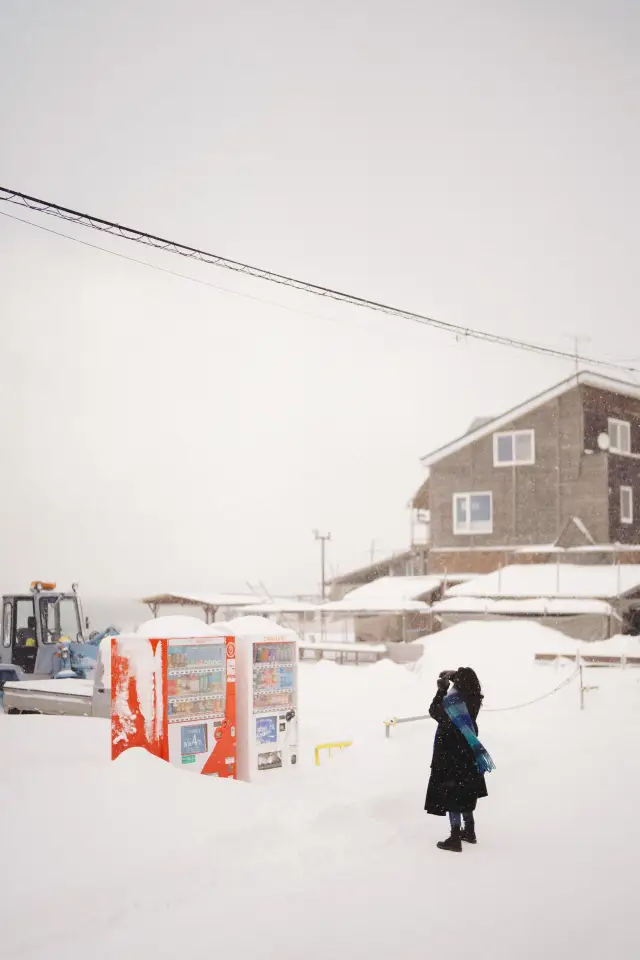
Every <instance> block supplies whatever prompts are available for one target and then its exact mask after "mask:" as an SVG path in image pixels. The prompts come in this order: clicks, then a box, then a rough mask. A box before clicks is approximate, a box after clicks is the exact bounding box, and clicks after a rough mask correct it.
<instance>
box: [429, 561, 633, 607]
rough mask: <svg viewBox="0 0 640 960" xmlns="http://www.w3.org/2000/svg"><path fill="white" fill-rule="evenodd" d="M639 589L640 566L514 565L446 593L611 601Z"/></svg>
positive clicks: (493, 596) (463, 595)
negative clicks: (612, 598)
mask: <svg viewBox="0 0 640 960" xmlns="http://www.w3.org/2000/svg"><path fill="white" fill-rule="evenodd" d="M639 589H640V564H634V563H620V564H607V565H601V564H593V565H591V564H584V565H582V564H570V563H558V564H556V563H540V564H535V563H534V564H513V565H511V566H508V567H502V568H501V569H500V570H494V572H493V573H488V574H485V576H483V577H478V578H477V579H475V580H471V581H469V582H468V583H461V584H458V585H457V586H455V587H452V588H451V589H450V590H448V591H447V593H446V595H445V598H446V599H448V598H449V597H492V598H494V599H497V598H500V597H510V598H517V597H549V598H550V597H582V598H586V599H609V598H611V597H620V596H625V594H628V593H632V592H633V591H634V590H639Z"/></svg>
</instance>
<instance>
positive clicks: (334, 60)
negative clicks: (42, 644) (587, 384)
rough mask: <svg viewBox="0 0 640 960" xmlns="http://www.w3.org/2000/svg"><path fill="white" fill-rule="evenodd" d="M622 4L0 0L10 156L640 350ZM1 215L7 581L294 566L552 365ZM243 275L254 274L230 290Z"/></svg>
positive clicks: (223, 234) (628, 40) (74, 189)
mask: <svg viewBox="0 0 640 960" xmlns="http://www.w3.org/2000/svg"><path fill="white" fill-rule="evenodd" d="M639 44H640V11H639V6H638V4H637V3H635V2H622V0H607V2H590V0H575V2H562V0H559V2H557V0H556V2H547V0H538V2H533V0H530V2H518V0H513V2H502V3H497V2H486V3H482V4H480V3H477V2H475V0H459V2H455V0H454V2H449V3H446V4H443V3H439V2H438V3H436V2H431V0H421V2H406V0H400V2H395V3H393V4H392V3H387V2H385V3H383V2H379V0H368V2H365V0H350V2H348V3H345V2H344V0H343V2H335V0H326V2H324V3H322V4H316V3H310V2H306V0H298V2H277V0H276V2H264V0H263V2H236V3H228V2H227V3H221V2H217V0H206V2H192V3H190V4H186V5H185V4H176V3H170V2H168V0H153V2H151V0H134V2H131V0H129V2H122V0H110V2H108V3H107V2H93V3H91V4H87V3H84V2H80V0H69V2H59V0H40V2H36V0H0V84H1V87H2V90H3V96H2V100H1V102H0V146H1V150H0V183H1V184H2V185H4V186H8V187H12V188H15V189H18V190H21V191H23V192H26V193H30V194H34V195H35V196H41V197H44V198H47V199H51V200H54V201H56V202H59V203H62V204H64V205H67V206H71V207H75V208H77V209H81V210H87V211H89V212H91V213H94V214H96V215H98V216H103V217H105V218H107V219H111V220H116V221H120V222H123V223H126V224H130V225H133V226H138V227H141V228H143V229H147V230H149V231H150V232H155V233H159V234H161V235H163V236H169V237H172V238H176V239H179V240H181V241H183V242H185V243H189V244H192V245H196V246H201V247H204V248H206V249H208V250H212V251H215V252H219V253H221V254H224V255H226V256H229V257H232V258H236V259H240V260H245V261H248V262H251V263H255V264H258V265H261V266H265V267H269V268H271V269H273V270H276V271H280V272H284V273H288V274H291V275H294V276H300V277H302V278H305V279H308V280H311V281H315V282H317V283H323V284H326V285H328V286H332V287H337V288H339V289H344V290H348V291H351V292H354V293H356V294H360V295H363V296H367V297H370V298H372V299H377V300H384V301H387V302H391V303H394V304H397V305H400V306H405V307H407V308H409V309H415V310H419V311H423V312H425V313H428V314H431V315H434V316H437V317H439V318H441V319H444V320H448V321H451V322H454V323H461V324H468V325H470V326H476V327H480V328H485V329H488V330H493V331H498V332H501V333H508V334H512V335H514V336H517V337H522V338H525V339H533V340H537V341H541V342H545V343H547V344H550V345H554V346H558V347H563V348H567V347H569V348H571V341H570V340H569V337H570V336H574V335H580V336H585V337H590V338H591V342H590V343H589V344H588V345H584V346H583V347H582V349H583V350H584V351H588V352H589V353H591V354H595V355H606V356H607V357H612V358H618V359H621V360H623V361H627V360H629V359H630V358H638V366H640V335H639V332H638V330H639V320H638V311H637V303H638V271H637V250H638V243H637V229H638V227H637V224H638V222H639V220H640V204H639V201H638V169H639V168H640V149H639V145H640V136H639V133H638V115H639V114H638V106H639V102H638V101H639V95H638V90H639V89H640V70H639V67H638V56H637V51H638V49H639ZM0 212H8V213H11V214H14V215H17V216H26V217H30V218H31V219H32V220H34V221H36V222H38V223H41V224H43V225H44V226H47V227H49V228H52V229H56V230H62V231H64V232H66V233H69V234H71V235H73V236H76V237H79V238H81V239H84V240H87V241H89V242H92V243H98V244H102V245H104V246H106V247H109V249H111V250H115V251H118V252H122V253H125V254H127V255H129V256H133V257H138V258H141V259H145V260H148V261H149V262H152V263H156V264H158V265H161V266H164V267H166V268H168V269H170V270H176V271H179V272H182V273H185V274H188V275H189V276H191V277H194V278H199V279H203V280H206V281H208V282H209V283H213V284H216V285H218V286H219V287H224V288H226V290H227V291H234V292H235V293H231V292H225V291H223V290H220V289H211V288H209V287H206V286H202V285H198V284H195V283H190V282H189V281H187V280H183V279H179V278H176V277H172V276H167V275H164V274H162V273H159V272H157V271H154V270H151V269H148V268H147V267H143V266H139V265H136V264H134V263H130V262H126V261H124V260H119V259H117V258H115V257H112V256H109V255H108V254H106V253H102V252H99V251H95V250H91V249H89V248H87V247H83V246H80V245H79V244H76V243H73V242H71V241H69V240H65V239H60V238H58V237H55V236H51V235H48V234H46V233H43V232H42V231H39V230H36V229H33V228H32V227H29V226H25V225H23V224H20V223H15V222H12V221H10V220H7V219H6V218H4V217H0V282H1V290H2V299H1V313H0V317H1V323H2V377H1V378H0V391H1V395H2V400H3V403H2V409H3V416H2V417H1V418H0V442H1V443H2V460H1V463H2V477H3V482H2V492H3V496H2V498H1V500H0V522H1V528H2V530H3V537H2V544H3V547H2V551H1V552H0V578H1V579H0V582H1V583H2V585H3V586H4V587H5V588H20V587H22V586H24V584H25V582H26V581H28V580H31V579H32V578H34V577H36V576H40V577H43V576H44V577H48V576H51V577H55V578H58V580H59V581H60V582H69V581H71V580H72V579H77V580H80V582H81V584H82V586H83V587H84V588H85V589H86V590H88V591H90V592H93V593H95V592H97V591H102V592H105V593H106V592H110V591H113V592H116V591H117V592H118V593H121V594H122V593H125V594H128V595H129V594H130V595H136V594H137V593H139V592H140V591H143V590H147V589H156V588H157V589H165V588H181V589H185V588H188V587H191V588H193V589H196V588H197V589H204V588H207V587H208V588H210V589H239V588H243V587H244V585H245V581H247V580H250V581H252V582H256V581H257V580H258V579H260V580H263V581H264V582H265V583H266V584H267V586H268V588H269V589H270V590H271V591H274V592H285V591H286V592H293V591H303V590H310V589H314V588H315V587H316V585H317V580H318V547H317V545H316V544H315V543H314V542H313V538H312V534H311V530H312V528H314V527H317V526H318V527H321V528H324V529H330V530H331V532H332V534H333V538H334V539H333V542H332V545H331V548H330V551H329V564H330V566H331V567H332V568H333V569H336V568H340V569H343V570H344V569H346V568H348V567H349V566H351V565H359V564H361V563H364V562H366V561H367V559H368V556H369V547H370V544H371V541H372V540H374V539H375V540H376V546H377V549H378V550H379V551H383V550H387V549H388V550H391V549H393V548H400V547H403V546H405V545H406V543H407V540H408V531H409V516H408V513H407V511H406V509H405V506H406V503H407V501H408V499H409V497H410V495H411V494H412V492H413V491H414V489H415V488H416V487H417V485H418V484H419V483H420V481H421V477H422V474H421V469H420V464H419V457H420V455H421V454H423V453H425V452H427V451H428V450H429V449H431V448H433V447H435V446H437V445H438V444H440V443H443V442H445V441H446V440H448V439H450V438H451V437H452V436H453V435H455V434H457V433H459V432H461V431H462V430H464V429H465V428H466V427H467V425H468V422H469V421H470V420H471V419H472V418H473V417H475V416H476V415H478V414H481V413H492V412H500V411H501V410H502V409H504V408H506V407H507V406H508V405H510V404H513V403H515V402H517V401H519V400H521V399H525V398H526V397H527V396H528V395H529V394H531V393H532V392H534V391H537V390H539V389H542V388H544V387H545V386H547V385H549V384H551V383H553V382H554V381H555V380H557V379H560V378H562V377H563V376H566V375H568V374H569V373H570V372H571V369H572V367H571V364H567V363H561V362H550V361H548V360H545V359H543V358H539V357H535V356H530V355H525V354H521V353H518V352H515V351H509V350H505V349H498V348H489V347H484V346H482V345H478V344H475V343H473V342H456V341H455V340H454V339H452V338H450V337H446V336H444V335H442V334H437V333H434V332H432V331H430V330H427V329H424V328H421V327H418V326H416V325H414V324H411V323H405V322H403V321H400V320H396V319H391V318H387V317H382V316H378V315H375V314H368V313H366V312H364V311H358V310H356V309H354V308H347V307H343V306H339V305H337V304H334V303H330V302H325V301H319V300H316V299H312V298H310V297H306V296H303V295H300V294H295V293H293V292H291V291H288V290H285V289H280V288H278V287H273V286H270V285H268V284H266V283H263V282H259V281H251V280H249V279H246V278H241V277H238V276H235V275H232V274H229V273H226V272H225V271H221V270H216V269H214V268H212V267H204V266H199V265H197V264H195V263H191V262H189V261H185V260H182V259H180V258H175V257H170V256H169V255H163V254H161V253H158V252H154V251H149V250H146V249H144V248H141V247H138V246H133V245H127V244H125V243H124V242H120V241H117V240H115V239H113V238H110V237H103V236H101V235H99V234H96V233H93V232H83V231H82V230H81V229H79V228H77V227H73V226H71V225H68V224H63V223H61V222H60V221H55V220H51V219H50V218H43V217H36V216H35V215H32V214H24V213H23V212H21V211H20V210H18V209H16V208H14V207H11V206H9V205H6V204H0ZM245 295H248V296H249V297H252V298H256V299H248V298H247V296H245Z"/></svg>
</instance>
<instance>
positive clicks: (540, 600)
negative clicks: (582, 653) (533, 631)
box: [431, 597, 615, 617]
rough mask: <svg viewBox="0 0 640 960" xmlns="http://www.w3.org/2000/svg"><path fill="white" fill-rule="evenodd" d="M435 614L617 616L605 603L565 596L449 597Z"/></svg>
mask: <svg viewBox="0 0 640 960" xmlns="http://www.w3.org/2000/svg"><path fill="white" fill-rule="evenodd" d="M431 609H432V610H433V612H434V613H451V614H455V613H471V614H476V613H477V614H483V613H484V614H496V615H501V616H527V615H533V616H549V617H565V616H577V615H585V614H590V615H597V616H603V617H611V616H615V613H614V610H613V607H612V606H611V604H609V603H607V602H606V601H605V600H577V599H573V598H567V599H564V598H562V597H556V598H553V597H552V598H549V597H533V598H531V599H526V600H494V599H492V598H490V597H449V598H448V599H446V600H441V601H440V602H439V603H434V604H433V606H432V608H431Z"/></svg>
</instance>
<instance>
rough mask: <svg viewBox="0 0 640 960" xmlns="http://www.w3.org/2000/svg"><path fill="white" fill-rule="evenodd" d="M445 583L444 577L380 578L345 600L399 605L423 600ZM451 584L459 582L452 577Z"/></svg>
mask: <svg viewBox="0 0 640 960" xmlns="http://www.w3.org/2000/svg"><path fill="white" fill-rule="evenodd" d="M444 582H445V577H444V576H427V577H380V579H379V580H373V581H372V582H371V583H365V584H364V586H362V587H356V588H355V590H349V592H348V594H347V595H346V597H345V598H344V599H345V600H346V601H348V602H349V603H352V602H355V603H361V602H362V601H363V600H366V601H367V602H368V601H370V600H374V601H378V602H380V603H383V602H387V603H388V602H391V603H392V604H393V603H397V602H398V601H400V602H404V601H405V600H421V599H423V598H424V597H427V596H431V594H433V593H435V592H436V590H439V589H440V587H441V586H442V584H443V583H444ZM449 582H450V583H451V582H458V581H457V579H456V577H452V578H451V579H450V580H449Z"/></svg>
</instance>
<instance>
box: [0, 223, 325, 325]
mask: <svg viewBox="0 0 640 960" xmlns="http://www.w3.org/2000/svg"><path fill="white" fill-rule="evenodd" d="M0 217H7V219H9V220H15V221H16V223H24V224H26V225H27V226H28V227H35V228H36V230H43V231H44V233H51V234H53V236H55V237H62V239H63V240H71V241H73V243H79V244H81V245H82V246H83V247H90V248H91V249H92V250H99V251H100V252H101V253H108V254H110V255H111V256H112V257H118V258H119V259H120V260H128V261H129V263H137V264H138V265H139V266H141V267H149V268H150V269H151V270H159V271H160V273H166V274H168V276H170V277H179V278H180V279H181V280H190V281H191V283H199V284H201V286H204V287H211V288H212V289H213V290H219V291H221V293H229V294H231V295H232V296H234V297H243V298H244V299H246V300H253V301H254V302H255V303H262V304H265V305H266V306H270V307H278V309H280V310H288V311H290V312H291V313H295V314H298V315H300V314H303V315H304V316H306V317H313V318H314V319H315V320H325V321H326V322H327V323H338V322H339V321H338V320H334V319H333V318H332V317H325V316H323V315H322V314H321V313H311V312H310V311H309V310H300V309H299V308H298V307H289V306H287V305H286V304H284V303H278V302H277V301H276V300H265V298H264V297H255V296H253V295H252V294H250V293H244V292H242V291H240V290H232V289H231V288H230V287H222V286H220V284H217V283H211V281H210V280H203V279H202V278H201V277H191V276H189V274H188V273H179V272H178V271H177V270H169V269H168V268H167V267H161V266H160V265H159V264H157V263H150V262H149V260H140V259H139V258H138V257H130V256H128V255H127V254H126V253H120V252H119V251H117V250H110V249H109V247H102V246H100V244H98V243H89V241H88V240H81V239H80V238H79V237H72V236H71V235H70V234H68V233H62V231H61V230H52V229H51V227H45V226H43V224H41V223H34V222H33V221H32V220H25V219H24V217H14V216H13V214H11V213H5V212H4V211H3V210H0Z"/></svg>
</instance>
